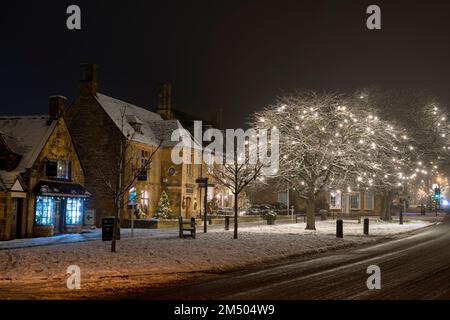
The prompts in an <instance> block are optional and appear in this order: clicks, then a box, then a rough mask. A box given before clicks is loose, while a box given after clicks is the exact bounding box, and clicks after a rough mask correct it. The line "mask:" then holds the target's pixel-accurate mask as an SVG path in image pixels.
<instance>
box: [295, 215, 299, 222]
mask: <svg viewBox="0 0 450 320" xmlns="http://www.w3.org/2000/svg"><path fill="white" fill-rule="evenodd" d="M295 223H298V216H297V215H296V216H295Z"/></svg>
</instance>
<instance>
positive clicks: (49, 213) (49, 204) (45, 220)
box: [34, 196, 55, 226]
mask: <svg viewBox="0 0 450 320" xmlns="http://www.w3.org/2000/svg"><path fill="white" fill-rule="evenodd" d="M54 215H55V200H54V199H53V197H41V196H38V197H37V198H36V212H35V218H34V223H35V224H36V225H37V226H51V225H53V218H54Z"/></svg>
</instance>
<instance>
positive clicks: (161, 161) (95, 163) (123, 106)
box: [66, 64, 203, 226]
mask: <svg viewBox="0 0 450 320" xmlns="http://www.w3.org/2000/svg"><path fill="white" fill-rule="evenodd" d="M80 76H81V77H80V92H79V95H78V97H77V98H76V99H75V101H74V103H73V104H72V105H71V106H70V107H69V108H68V109H67V112H66V116H67V119H68V124H69V128H70V131H71V134H72V136H73V139H74V141H75V144H76V146H77V150H78V151H79V154H80V158H81V160H82V163H83V166H84V169H85V171H86V188H87V189H88V190H89V191H90V192H91V193H92V201H90V202H89V209H92V210H95V215H96V224H97V225H98V226H99V225H100V224H101V218H102V217H105V216H111V215H113V213H114V201H112V194H111V191H110V190H108V188H107V186H106V185H105V181H106V182H107V181H111V182H112V183H113V184H114V183H115V181H117V178H118V177H117V176H119V174H117V171H116V172H114V170H111V168H114V167H115V166H117V157H118V156H119V155H120V154H121V151H120V150H121V145H122V143H123V141H126V142H127V143H128V145H129V148H127V150H128V149H129V151H127V155H126V160H125V161H124V163H131V164H130V165H129V166H127V167H125V168H122V170H121V171H120V176H121V179H122V181H129V179H128V178H129V176H132V172H133V167H134V169H136V167H139V165H140V163H142V162H143V161H145V159H147V158H148V157H149V156H150V155H151V154H152V153H153V152H154V151H155V149H157V151H156V153H155V154H154V156H153V158H152V163H151V167H150V169H149V170H148V172H146V173H144V174H141V175H140V176H139V177H138V179H137V180H136V181H135V183H133V184H132V185H131V186H130V189H129V190H128V192H127V194H126V195H125V196H124V198H123V201H122V205H123V206H122V208H121V209H120V216H121V218H122V222H123V220H126V219H130V218H131V217H132V214H136V212H138V213H139V216H135V218H150V217H153V216H154V215H155V212H156V210H157V205H158V202H159V198H160V196H161V194H162V192H163V191H164V192H166V193H167V194H168V195H169V201H170V204H171V208H172V214H173V216H174V217H175V216H178V215H182V216H184V217H191V216H192V217H193V216H197V215H198V214H199V212H200V206H201V202H200V196H201V194H200V188H199V187H198V185H197V184H196V179H197V178H198V177H199V176H200V175H201V171H202V168H203V166H202V165H191V164H181V165H175V164H174V163H173V162H172V159H171V152H172V149H173V147H174V146H175V144H176V143H177V142H172V141H171V135H172V132H173V131H174V130H176V129H183V126H182V125H181V123H180V122H179V121H178V120H176V119H169V118H168V119H164V118H163V117H162V116H161V115H160V114H158V113H155V112H151V111H150V110H149V109H146V108H141V107H138V106H135V105H133V104H131V103H128V102H124V101H121V100H118V99H115V98H111V97H109V96H106V95H103V94H101V93H99V92H98V68H97V66H96V65H92V64H83V65H81V69H80ZM166 94H167V93H166ZM165 103H166V106H167V104H168V103H169V102H165ZM188 138H189V139H192V137H191V136H190V134H189V137H188ZM193 145H195V144H193ZM122 150H123V149H122Z"/></svg>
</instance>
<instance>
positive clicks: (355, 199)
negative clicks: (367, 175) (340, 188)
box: [350, 194, 359, 209]
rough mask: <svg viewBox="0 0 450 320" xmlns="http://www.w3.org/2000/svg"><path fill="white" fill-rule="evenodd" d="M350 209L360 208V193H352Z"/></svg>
mask: <svg viewBox="0 0 450 320" xmlns="http://www.w3.org/2000/svg"><path fill="white" fill-rule="evenodd" d="M350 209H359V194H352V195H350Z"/></svg>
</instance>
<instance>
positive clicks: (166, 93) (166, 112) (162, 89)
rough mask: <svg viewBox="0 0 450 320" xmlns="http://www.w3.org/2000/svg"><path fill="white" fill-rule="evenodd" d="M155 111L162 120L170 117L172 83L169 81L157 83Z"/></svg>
mask: <svg viewBox="0 0 450 320" xmlns="http://www.w3.org/2000/svg"><path fill="white" fill-rule="evenodd" d="M156 112H157V113H158V114H159V115H160V116H161V117H162V118H163V119H164V120H170V119H172V84H171V83H170V82H165V83H162V84H160V85H159V93H158V109H157V111H156Z"/></svg>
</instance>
